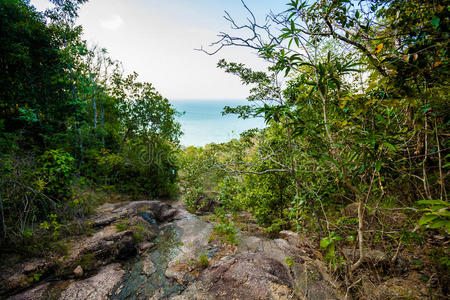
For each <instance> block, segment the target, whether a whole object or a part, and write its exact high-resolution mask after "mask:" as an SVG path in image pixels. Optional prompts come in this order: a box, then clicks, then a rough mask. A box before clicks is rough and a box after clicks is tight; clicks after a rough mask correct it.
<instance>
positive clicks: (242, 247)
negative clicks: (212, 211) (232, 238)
mask: <svg viewBox="0 0 450 300" xmlns="http://www.w3.org/2000/svg"><path fill="white" fill-rule="evenodd" d="M301 253H302V251H300V249H298V248H297V247H295V246H293V245H291V244H290V243H289V242H287V241H286V240H283V239H275V240H269V239H265V238H259V237H255V236H244V237H243V238H242V240H241V242H240V244H239V245H238V247H237V249H236V253H235V254H229V255H226V256H224V257H222V258H220V259H218V260H215V259H213V260H212V263H211V265H210V266H209V267H208V268H207V269H205V270H204V271H203V272H202V273H201V274H200V276H199V278H198V280H197V281H196V282H195V283H194V284H191V285H190V286H189V287H188V288H187V289H186V290H185V291H184V292H183V293H182V294H181V295H179V296H176V297H173V299H176V300H185V299H186V300H187V299H203V300H206V299H341V298H343V297H341V296H340V295H339V293H338V292H337V290H336V288H335V287H333V286H332V284H331V278H330V277H329V276H328V275H327V273H326V272H327V270H326V266H325V265H323V264H321V262H319V261H315V260H312V259H310V258H309V257H307V256H305V257H303V256H301ZM288 259H289V266H288V264H287V260H288ZM176 271H177V270H176ZM170 272H171V273H173V274H172V275H173V276H174V277H176V276H177V273H176V272H173V270H170Z"/></svg>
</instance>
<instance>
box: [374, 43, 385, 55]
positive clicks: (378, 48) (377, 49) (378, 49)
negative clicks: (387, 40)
mask: <svg viewBox="0 0 450 300" xmlns="http://www.w3.org/2000/svg"><path fill="white" fill-rule="evenodd" d="M383 46H384V44H383V43H381V44H379V45H378V46H377V48H375V53H380V51H381V49H383Z"/></svg>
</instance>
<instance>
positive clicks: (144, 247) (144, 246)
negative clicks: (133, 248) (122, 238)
mask: <svg viewBox="0 0 450 300" xmlns="http://www.w3.org/2000/svg"><path fill="white" fill-rule="evenodd" d="M154 246H155V243H152V242H145V243H140V244H139V252H141V253H142V252H145V251H146V250H148V249H151V248H153V247H154Z"/></svg>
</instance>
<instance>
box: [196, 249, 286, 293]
mask: <svg viewBox="0 0 450 300" xmlns="http://www.w3.org/2000/svg"><path fill="white" fill-rule="evenodd" d="M199 282H200V286H201V289H202V290H204V291H206V292H207V293H208V294H210V295H212V296H213V297H214V298H215V299H255V300H257V299H261V300H262V299H271V297H272V293H273V291H271V290H270V285H271V284H277V285H279V286H284V288H285V289H286V290H287V291H289V293H292V288H293V284H292V281H291V279H290V275H289V270H288V269H287V267H286V266H284V265H283V264H281V263H280V262H278V261H276V260H274V259H272V258H269V257H267V256H265V255H264V254H261V253H249V252H247V253H240V254H237V255H236V256H233V257H224V258H222V259H220V260H219V261H218V262H216V263H215V264H213V265H212V266H211V267H210V268H208V269H206V270H205V271H204V272H203V273H202V274H201V276H200V278H199Z"/></svg>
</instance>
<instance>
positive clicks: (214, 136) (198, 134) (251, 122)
mask: <svg viewBox="0 0 450 300" xmlns="http://www.w3.org/2000/svg"><path fill="white" fill-rule="evenodd" d="M170 102H171V104H172V105H173V106H174V107H175V108H176V109H177V110H178V111H179V112H181V113H183V112H184V115H182V116H181V117H178V118H177V119H178V121H179V122H180V123H181V130H182V131H183V133H184V134H183V136H182V137H181V141H180V143H181V145H183V146H204V145H206V144H209V143H223V142H227V141H230V140H231V139H233V138H238V137H239V134H240V133H242V132H244V131H246V130H248V129H252V128H264V127H265V124H264V120H263V119H262V118H252V119H246V120H243V119H239V118H238V117H237V116H236V115H226V116H222V110H223V108H224V107H225V106H227V105H228V106H237V105H245V104H247V103H248V102H247V101H246V100H220V101H219V100H210V101H209V100H171V101H170Z"/></svg>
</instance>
